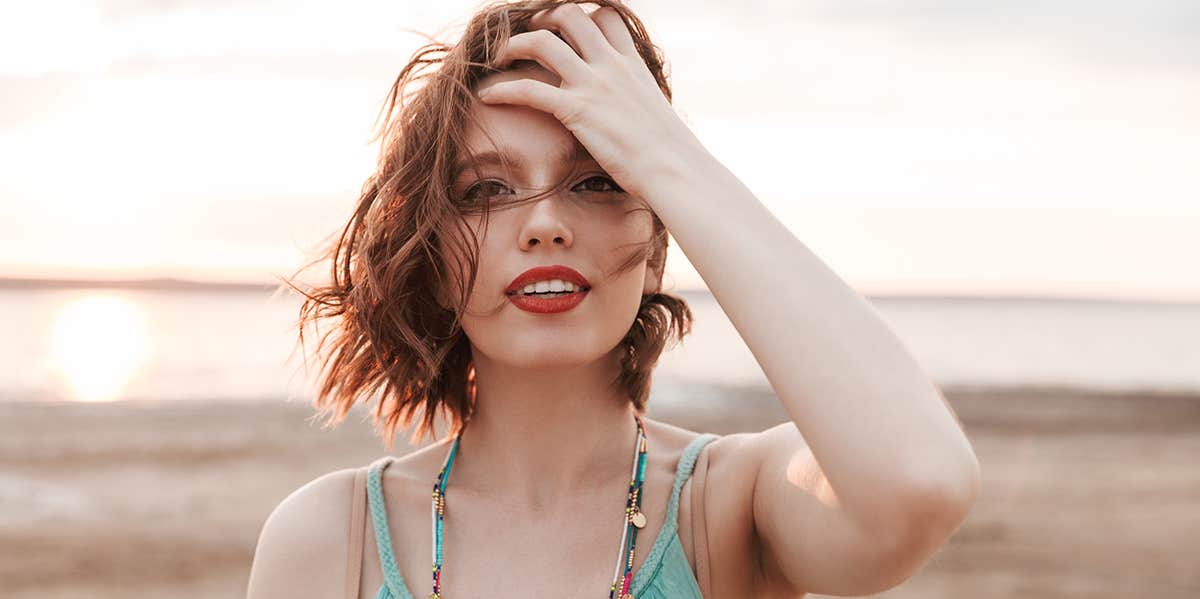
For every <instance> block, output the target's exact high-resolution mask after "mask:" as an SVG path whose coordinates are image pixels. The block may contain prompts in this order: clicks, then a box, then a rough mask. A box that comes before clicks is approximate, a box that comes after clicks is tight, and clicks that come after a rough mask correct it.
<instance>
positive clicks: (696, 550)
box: [691, 450, 712, 594]
mask: <svg viewBox="0 0 1200 599" xmlns="http://www.w3.org/2000/svg"><path fill="white" fill-rule="evenodd" d="M707 478H708V452H707V451H704V450H701V451H700V455H699V457H698V458H697V459H696V468H695V471H694V472H693V473H692V489H691V513H692V556H693V558H694V559H695V562H696V582H697V583H699V585H700V591H701V593H702V594H705V593H708V592H710V591H709V589H711V588H712V587H711V582H710V581H709V578H708V528H707V526H706V525H705V518H704V495H705V485H704V483H705V480H706V479H707Z"/></svg>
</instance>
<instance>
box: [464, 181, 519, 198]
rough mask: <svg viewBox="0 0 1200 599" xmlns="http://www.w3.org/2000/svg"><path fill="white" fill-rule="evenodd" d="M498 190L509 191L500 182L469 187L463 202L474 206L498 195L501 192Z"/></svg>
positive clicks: (480, 183) (485, 182) (482, 183)
mask: <svg viewBox="0 0 1200 599" xmlns="http://www.w3.org/2000/svg"><path fill="white" fill-rule="evenodd" d="M497 188H500V189H508V188H507V187H505V186H504V184H502V183H500V182H499V181H492V180H487V181H480V182H478V183H476V184H474V185H472V186H470V187H468V188H467V191H465V192H463V195H462V201H463V202H464V203H467V204H474V203H476V202H480V201H482V200H485V199H488V198H491V197H492V196H494V195H498V193H499V192H498V191H497Z"/></svg>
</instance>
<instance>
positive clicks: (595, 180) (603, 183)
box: [575, 175, 625, 193]
mask: <svg viewBox="0 0 1200 599" xmlns="http://www.w3.org/2000/svg"><path fill="white" fill-rule="evenodd" d="M597 185H599V186H600V188H595V186H597ZM575 187H576V188H580V187H589V188H591V189H583V190H582V191H588V192H593V193H605V192H615V193H620V192H623V191H625V190H623V189H621V187H620V186H618V185H617V184H616V183H615V182H614V181H613V180H612V179H609V178H608V177H604V176H601V175H596V176H594V177H588V178H587V179H584V180H583V181H582V182H580V183H579V185H576V186H575ZM603 187H608V189H603Z"/></svg>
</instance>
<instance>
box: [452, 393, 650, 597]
mask: <svg viewBox="0 0 1200 599" xmlns="http://www.w3.org/2000/svg"><path fill="white" fill-rule="evenodd" d="M633 419H634V420H635V421H637V440H636V441H635V442H634V446H633V472H632V473H631V475H630V481H629V492H628V493H627V494H626V497H625V515H624V516H623V518H622V523H621V545H620V551H619V552H618V553H617V567H616V570H615V571H614V572H613V582H612V586H611V587H609V591H608V599H616V597H618V595H617V588H618V584H617V583H618V582H620V589H621V594H620V595H619V597H620V599H634V597H633V595H632V594H630V592H629V584H630V582H631V581H632V578H633V556H634V547H635V545H636V541H637V532H638V530H639V529H641V528H644V527H645V526H646V515H645V514H644V513H642V482H643V481H644V480H645V478H646V429H645V427H644V426H643V425H642V417H641V416H640V415H639V414H637V413H636V412H635V413H634V414H633ZM460 439H462V431H461V430H460V431H459V432H458V434H457V435H455V437H454V444H453V445H451V446H450V451H448V452H447V453H446V459H445V460H444V461H443V462H442V469H441V470H439V471H438V476H437V482H435V483H433V504H432V509H431V516H432V521H433V531H432V532H433V592H432V593H430V594H429V599H441V596H442V580H441V579H442V521H443V520H444V518H445V511H446V480H447V479H448V478H449V477H450V468H451V467H452V466H453V465H454V456H455V454H457V453H458V442H459V440H460ZM622 563H624V565H625V567H624V571H623V573H622V568H621V564H622Z"/></svg>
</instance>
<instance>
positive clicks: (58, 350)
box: [50, 293, 151, 402]
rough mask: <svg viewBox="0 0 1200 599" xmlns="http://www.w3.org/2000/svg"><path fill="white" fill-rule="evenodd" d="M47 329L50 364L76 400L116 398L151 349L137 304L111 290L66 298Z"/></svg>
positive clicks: (92, 400)
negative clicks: (49, 331)
mask: <svg viewBox="0 0 1200 599" xmlns="http://www.w3.org/2000/svg"><path fill="white" fill-rule="evenodd" d="M50 335H51V338H50V360H51V364H52V365H53V366H54V368H55V369H56V370H57V371H58V373H59V374H60V375H61V376H62V377H63V379H64V380H65V381H66V383H67V385H68V386H69V387H70V389H71V392H72V394H73V396H72V397H71V399H74V400H76V401H89V402H99V401H112V400H115V399H119V398H120V395H121V393H122V391H123V390H124V389H125V387H126V385H127V384H128V383H129V381H130V380H131V379H132V378H133V376H134V374H136V372H137V370H138V369H139V368H140V367H141V366H142V364H143V363H144V362H145V361H146V359H147V358H148V357H149V355H150V351H151V347H150V335H149V327H148V325H147V321H146V316H145V314H144V312H143V311H142V309H141V307H140V306H138V305H137V304H136V303H134V302H132V301H130V300H129V299H126V298H124V297H122V296H120V295H116V294H110V293H89V294H87V295H84V296H82V297H79V298H76V299H74V300H71V301H69V302H67V303H66V304H65V305H63V307H62V308H61V309H59V311H58V313H57V314H56V315H55V317H54V325H53V328H52V329H51V333H50Z"/></svg>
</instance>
